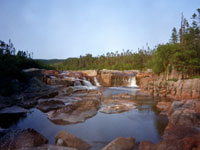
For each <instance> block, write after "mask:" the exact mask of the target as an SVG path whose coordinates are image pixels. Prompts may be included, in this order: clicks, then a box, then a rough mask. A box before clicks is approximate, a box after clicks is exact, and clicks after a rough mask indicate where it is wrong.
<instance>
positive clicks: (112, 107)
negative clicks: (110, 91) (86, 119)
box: [100, 99, 136, 114]
mask: <svg viewBox="0 0 200 150" xmlns="http://www.w3.org/2000/svg"><path fill="white" fill-rule="evenodd" d="M135 108H136V103H135V102H134V101H131V100H127V99H117V100H114V99H105V100H104V101H103V105H102V107H101V109H100V112H102V113H106V114H112V113H121V112H126V111H130V110H132V109H135Z"/></svg>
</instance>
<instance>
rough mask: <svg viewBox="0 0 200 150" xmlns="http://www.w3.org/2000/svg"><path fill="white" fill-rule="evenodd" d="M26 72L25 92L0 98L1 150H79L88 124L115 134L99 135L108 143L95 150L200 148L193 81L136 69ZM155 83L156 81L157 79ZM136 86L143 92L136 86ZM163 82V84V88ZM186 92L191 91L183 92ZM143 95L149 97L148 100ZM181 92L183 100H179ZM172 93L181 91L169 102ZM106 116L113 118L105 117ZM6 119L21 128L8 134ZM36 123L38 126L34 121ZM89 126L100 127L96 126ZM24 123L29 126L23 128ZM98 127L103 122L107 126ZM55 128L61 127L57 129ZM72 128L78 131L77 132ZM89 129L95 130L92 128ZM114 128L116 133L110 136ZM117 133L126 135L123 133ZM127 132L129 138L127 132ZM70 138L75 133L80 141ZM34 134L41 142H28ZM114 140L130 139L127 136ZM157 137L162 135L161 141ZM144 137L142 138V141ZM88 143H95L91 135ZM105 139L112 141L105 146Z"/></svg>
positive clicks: (87, 147) (35, 139)
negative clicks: (155, 74) (162, 117)
mask: <svg viewBox="0 0 200 150" xmlns="http://www.w3.org/2000/svg"><path fill="white" fill-rule="evenodd" d="M25 72H26V74H27V75H28V76H29V77H30V81H29V86H27V88H26V90H24V91H23V92H22V93H21V94H20V95H15V96H14V95H13V96H12V97H7V98H5V97H1V98H2V99H3V100H2V101H1V105H0V106H1V107H0V118H3V116H4V118H3V121H1V124H0V126H1V128H3V129H2V130H1V131H0V132H1V135H2V137H4V138H2V139H3V140H1V143H2V144H1V147H2V146H3V147H2V148H3V149H9V147H12V148H13V149H17V148H18V149H19V148H21V149H47V148H54V149H58V150H59V149H70V150H71V149H73V148H74V149H80V147H79V146H80V145H81V144H83V143H84V142H86V143H87V142H88V141H87V140H86V141H85V139H87V138H85V137H84V136H83V135H87V134H83V135H82V134H80V133H82V132H83V131H87V130H88V129H89V128H88V129H87V128H85V127H89V126H91V127H90V128H91V131H94V132H96V131H98V130H99V129H98V127H99V128H100V129H102V128H104V130H101V133H104V134H106V133H110V135H115V136H114V137H110V136H109V135H108V136H106V137H103V139H106V138H108V141H107V142H105V143H104V144H100V145H101V146H100V147H97V148H96V149H102V148H103V147H104V146H105V147H104V148H103V149H104V150H107V149H114V148H115V147H116V146H117V147H120V149H122V150H123V149H130V150H133V149H134V150H136V149H139V150H149V149H151V150H165V149H166V150H172V149H173V150H183V149H185V150H186V149H187V150H188V149H191V150H196V149H198V148H200V141H199V140H198V139H199V137H200V133H199V126H200V121H199V116H200V110H199V108H200V101H199V100H198V94H196V96H194V95H195V94H194V93H195V92H196V93H198V92H199V91H198V90H199V89H198V88H196V86H197V85H198V83H197V80H198V79H187V80H182V79H180V80H179V81H171V80H170V79H168V80H162V79H163V78H161V77H160V78H158V76H154V75H153V74H152V73H139V72H137V71H123V72H122V71H110V70H102V71H95V70H90V71H73V72H70V71H66V72H59V71H55V70H50V71H49V70H40V69H29V70H25ZM157 79H159V80H158V81H157ZM191 80H192V81H191ZM136 82H137V84H138V85H139V87H140V88H141V91H142V92H141V91H140V89H139V88H138V87H137V85H136ZM157 82H159V83H157ZM168 82H173V83H174V84H172V85H173V87H174V88H175V89H176V90H175V91H176V94H175V96H174V97H173V95H171V94H170V93H171V92H169V91H171V89H170V88H169V87H168V86H169V85H168V84H169V83H168ZM164 83H165V84H166V83H167V84H166V85H165V84H164ZM178 83H182V86H181V92H177V90H178V89H179V86H180V84H178ZM196 83H197V84H196ZM163 84H164V85H165V86H163ZM172 85H171V86H172ZM176 85H179V86H176ZM113 86H115V87H113ZM188 86H189V87H188ZM183 87H184V88H183ZM191 87H192V88H191ZM155 89H156V90H155ZM186 89H190V90H189V91H187V90H186ZM163 90H165V91H163ZM143 92H145V93H150V94H152V96H151V95H149V94H144V93H143ZM185 92H186V95H187V96H188V97H185V96H184V94H185ZM164 93H169V94H164ZM177 93H181V94H180V97H179V98H180V99H179V101H176V100H174V99H175V98H176V96H177V95H178V94H177ZM188 93H192V94H188ZM157 96H162V97H168V98H172V99H169V100H167V99H165V98H159V97H158V98H157ZM187 98H190V100H185V99H187ZM158 99H160V100H158ZM30 108H32V109H30ZM39 110H40V111H39ZM13 115H14V117H13V118H16V115H17V116H19V118H21V120H24V121H20V122H21V125H19V123H18V122H19V119H18V120H15V119H11V120H10V119H8V118H10V117H11V116H13ZM109 115H110V116H113V117H109V118H107V117H108V116H109ZM163 115H164V116H165V118H166V117H168V118H169V123H168V125H167V127H166V125H164V126H163V125H162V124H163V121H162V120H161V121H159V117H161V116H163ZM102 117H103V118H102ZM126 117H127V119H126ZM143 117H144V118H143ZM23 118H24V119H23ZM106 118H107V119H108V120H107V121H106V122H100V121H101V120H102V119H103V120H106ZM130 118H131V119H130ZM113 119H114V120H113ZM5 120H6V121H5ZM39 120H40V121H39ZM88 120H89V121H88ZM130 120H131V121H130ZM138 120H140V121H138ZM9 121H10V122H11V124H12V126H13V125H14V126H15V124H16V126H18V127H19V126H20V127H22V130H17V131H12V132H11V133H10V131H9V130H10V129H9V128H10V127H12V126H10V124H9V123H10V122H9ZM35 121H37V122H38V123H34V122H35ZM110 121H111V122H112V123H114V122H116V124H117V125H119V126H120V127H122V128H119V127H117V126H116V127H113V126H112V125H111V124H112V123H111V124H110V125H109V122H110ZM152 121H153V122H152ZM3 122H6V123H3ZM23 122H24V123H23ZM31 122H32V123H31ZM85 122H86V124H85ZM89 122H90V123H92V122H93V123H95V122H99V123H98V125H97V124H96V125H95V124H90V123H89ZM44 123H45V124H44ZM27 124H30V125H28V126H27ZM34 124H36V126H34ZM103 124H106V125H107V127H106V126H104V125H103ZM101 125H102V126H101ZM126 125H127V126H126ZM155 125H156V126H155ZM52 126H54V127H53V128H51V129H50V130H48V131H46V132H44V131H45V129H44V128H46V127H48V128H50V127H52ZM60 126H63V127H62V128H61V127H60ZM76 126H78V127H79V128H81V129H83V130H82V131H81V130H78V129H76ZM84 126H85V127H84ZM92 126H95V127H97V128H94V130H92ZM109 126H111V128H109ZM147 126H148V128H147ZM25 127H29V128H30V127H33V128H35V129H36V130H37V131H39V132H40V133H42V134H43V136H44V135H45V136H46V137H48V138H47V139H46V137H44V138H42V137H43V136H42V135H40V134H39V133H36V132H37V131H35V130H33V129H25ZM64 127H68V128H64ZM55 128H56V130H55ZM70 128H71V129H72V128H74V130H70ZM106 128H107V129H106ZM113 128H114V129H115V128H116V129H118V130H116V131H114V132H112V131H111V130H113ZM159 128H161V130H160V129H159ZM61 129H64V130H65V131H66V130H67V131H71V132H72V133H74V135H71V133H70V134H68V133H62V134H61V133H60V134H61V135H60V134H58V132H59V131H60V130H61ZM108 129H109V130H108ZM148 129H149V130H148ZM155 129H156V130H155ZM54 130H55V131H54ZM89 130H90V129H89ZM75 131H79V132H78V133H77V132H75ZM119 131H123V133H127V134H122V133H121V132H119ZM135 131H137V132H139V133H137V132H135ZM142 131H145V132H142ZM13 132H14V134H13ZM48 132H49V133H48ZM131 132H132V134H128V133H131ZM47 133H48V134H47ZM50 133H53V134H50ZM87 133H89V131H88V132H87ZM114 133H115V134H114ZM118 133H119V134H118ZM136 133H137V134H136ZM49 134H50V135H51V136H50V138H49V136H47V135H49ZM56 134H58V135H59V136H57V137H59V138H56V145H57V146H55V145H54V144H53V143H54V137H55V136H56ZM99 134H100V133H98V136H97V135H92V136H97V137H101V136H99ZM3 135H6V136H3ZM21 135H23V136H25V137H26V138H27V139H26V140H27V143H29V144H27V145H23V144H22V141H23V140H24V139H23V138H21V137H22V136H21ZM33 135H36V136H33ZM75 135H79V137H76V136H75ZM88 135H89V134H88ZM11 136H13V137H14V139H13V140H14V141H13V140H11V139H10V138H9V137H11ZM38 136H39V137H40V139H43V140H41V141H43V142H41V143H40V142H39V144H31V143H37V137H38ZM118 136H124V137H127V136H130V137H131V138H121V137H118ZM157 136H162V139H160V138H158V137H157ZM80 137H82V140H80ZM109 137H110V138H109ZM117 137H118V138H117ZM144 137H147V139H145V138H144ZM148 137H149V138H148ZM115 138H116V139H115ZM38 139H39V138H38ZM49 139H51V140H50V141H51V142H50V143H49V144H50V145H44V144H47V140H49ZM66 139H68V140H70V141H71V140H72V141H73V142H74V143H76V144H75V146H74V145H70V144H69V143H68V144H66V142H65V141H66ZM91 139H95V137H92V138H91ZM114 139H115V140H114ZM153 139H154V140H153ZM83 140H84V142H83ZM112 140H114V141H112ZM34 141H35V142H34ZM80 141H81V143H80ZM110 141H112V142H111V143H109V142H110ZM147 141H149V142H147ZM13 143H14V145H13ZM93 144H94V143H93ZM93 144H91V143H90V142H89V143H88V144H83V145H85V147H86V149H89V148H90V147H91V145H92V149H93V148H94V145H93ZM20 145H21V147H20ZM89 145H90V146H89ZM106 145H107V146H106ZM38 146H39V147H38ZM63 146H65V147H63ZM66 146H67V147H68V148H67V147H66ZM70 147H71V148H70Z"/></svg>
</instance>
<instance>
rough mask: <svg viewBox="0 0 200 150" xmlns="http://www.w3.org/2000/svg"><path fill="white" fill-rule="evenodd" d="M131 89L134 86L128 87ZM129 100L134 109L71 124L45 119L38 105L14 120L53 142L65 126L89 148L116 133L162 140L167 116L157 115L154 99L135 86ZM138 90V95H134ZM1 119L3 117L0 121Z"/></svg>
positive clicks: (111, 91)
mask: <svg viewBox="0 0 200 150" xmlns="http://www.w3.org/2000/svg"><path fill="white" fill-rule="evenodd" d="M131 90H132V91H134V89H131ZM131 90H130V88H129V89H128V90H127V91H126V92H127V93H129V94H132V95H133V97H132V101H133V102H135V103H136V109H133V110H131V111H128V112H123V113H119V114H103V113H101V112H98V113H97V114H96V115H95V116H94V117H92V118H89V119H87V120H85V122H82V123H77V124H72V125H56V124H54V123H52V122H51V121H49V120H48V119H47V116H46V115H45V114H44V113H42V112H40V111H39V110H37V109H33V110H32V111H33V112H32V113H28V114H27V117H26V118H25V119H21V120H19V121H17V122H16V125H15V126H16V127H18V128H27V127H29V128H34V129H35V130H37V131H38V132H40V133H41V134H43V135H44V136H45V137H47V138H48V140H49V143H51V144H54V137H55V136H56V134H57V133H58V132H59V131H60V130H66V131H68V132H70V133H72V134H74V135H76V136H79V137H81V138H83V139H84V140H86V141H87V142H89V143H90V144H92V146H93V148H92V149H94V150H95V149H101V148H102V147H103V146H105V145H106V144H107V143H109V142H110V141H112V140H113V139H115V138H116V137H119V136H123V137H130V136H131V137H134V138H135V139H136V140H137V141H143V140H147V141H152V142H153V143H157V142H159V141H160V140H161V135H162V134H163V131H164V128H165V127H166V125H167V122H168V121H167V118H166V117H163V116H159V115H158V113H157V110H156V109H155V104H156V101H154V99H153V98H152V97H151V96H147V95H142V94H141V95H139V94H140V93H139V92H138V90H136V91H134V92H132V91H131ZM120 93H124V90H119V89H117V90H116V89H110V88H107V89H105V90H104V93H103V94H104V96H111V95H112V94H120ZM137 94H138V95H137ZM0 122H2V121H0Z"/></svg>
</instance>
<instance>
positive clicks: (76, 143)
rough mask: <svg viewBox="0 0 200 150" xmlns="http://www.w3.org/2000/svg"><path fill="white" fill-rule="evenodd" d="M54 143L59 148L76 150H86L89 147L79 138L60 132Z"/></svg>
mask: <svg viewBox="0 0 200 150" xmlns="http://www.w3.org/2000/svg"><path fill="white" fill-rule="evenodd" d="M55 143H56V145H59V146H68V147H72V148H76V149H77V150H88V149H90V147H91V146H90V145H89V144H88V143H87V142H85V141H84V140H82V139H81V138H79V137H77V136H75V135H72V134H70V133H68V132H66V131H60V132H59V133H58V134H57V135H56V137H55Z"/></svg>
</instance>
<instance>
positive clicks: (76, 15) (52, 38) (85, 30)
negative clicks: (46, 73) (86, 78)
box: [0, 0, 200, 59]
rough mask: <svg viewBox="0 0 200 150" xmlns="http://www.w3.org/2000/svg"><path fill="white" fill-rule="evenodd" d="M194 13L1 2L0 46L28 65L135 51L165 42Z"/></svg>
mask: <svg viewBox="0 0 200 150" xmlns="http://www.w3.org/2000/svg"><path fill="white" fill-rule="evenodd" d="M199 7H200V3H199V1H198V0H193V1H188V0H182V1H181V0H177V1H172V0H168V1H159V0H152V1H147V0H135V1H132V0H101V1H100V0H84V1H81V0H76V1H73V0H60V1H54V0H43V1H40V0H28V1H27V0H20V1H17V0H1V5H0V9H1V13H0V18H1V21H0V31H1V34H0V40H3V41H5V42H8V40H9V39H11V40H12V42H13V43H14V46H15V47H16V49H20V50H24V51H26V50H28V51H29V52H33V53H34V59H65V58H68V57H79V56H80V55H85V54H87V53H91V54H92V55H93V56H97V55H102V54H105V53H107V52H115V51H119V52H121V51H122V49H124V50H127V49H130V50H133V51H137V50H138V48H142V47H143V46H144V47H145V46H146V43H148V45H149V46H150V47H151V48H153V47H155V46H156V45H157V44H160V43H166V42H168V41H169V38H170V35H171V30H172V28H173V27H176V28H179V27H180V20H181V13H182V12H183V14H184V16H185V17H186V19H188V21H191V19H190V18H191V16H192V14H193V13H194V12H195V11H196V9H197V8H199Z"/></svg>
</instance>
